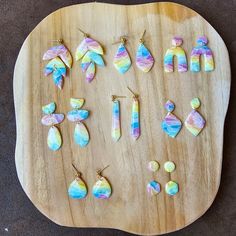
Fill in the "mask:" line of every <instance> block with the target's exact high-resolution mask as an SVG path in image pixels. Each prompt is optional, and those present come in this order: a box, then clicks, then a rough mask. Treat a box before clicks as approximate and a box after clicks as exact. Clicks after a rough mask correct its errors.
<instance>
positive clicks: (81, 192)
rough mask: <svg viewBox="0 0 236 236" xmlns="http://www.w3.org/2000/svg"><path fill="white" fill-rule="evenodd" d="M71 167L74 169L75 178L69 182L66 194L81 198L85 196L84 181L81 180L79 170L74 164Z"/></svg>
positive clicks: (85, 187)
mask: <svg viewBox="0 0 236 236" xmlns="http://www.w3.org/2000/svg"><path fill="white" fill-rule="evenodd" d="M72 166H73V168H74V169H75V171H76V175H75V180H74V181H73V182H72V183H71V184H70V186H69V188H68V194H69V196H70V197H71V198H74V199H82V198H85V197H86V196H87V193H88V190H87V186H86V184H85V182H84V181H83V180H82V177H81V175H82V174H81V172H79V171H78V170H77V168H76V167H75V165H74V164H72Z"/></svg>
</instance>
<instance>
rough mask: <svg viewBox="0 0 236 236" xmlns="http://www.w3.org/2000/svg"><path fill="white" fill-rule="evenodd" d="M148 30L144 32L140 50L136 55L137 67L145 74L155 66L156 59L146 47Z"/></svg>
mask: <svg viewBox="0 0 236 236" xmlns="http://www.w3.org/2000/svg"><path fill="white" fill-rule="evenodd" d="M145 33H146V30H144V32H143V35H142V37H141V38H140V40H139V42H140V44H139V46H138V50H137V53H136V65H137V67H138V68H139V69H140V70H142V71H143V72H148V71H150V70H151V68H152V66H153V64H154V58H153V56H152V54H151V53H150V51H149V50H148V49H147V48H146V47H145V45H144V35H145Z"/></svg>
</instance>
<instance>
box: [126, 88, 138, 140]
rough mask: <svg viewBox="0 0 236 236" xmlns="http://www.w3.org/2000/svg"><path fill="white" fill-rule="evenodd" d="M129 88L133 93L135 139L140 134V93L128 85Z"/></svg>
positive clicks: (132, 127) (132, 125)
mask: <svg viewBox="0 0 236 236" xmlns="http://www.w3.org/2000/svg"><path fill="white" fill-rule="evenodd" d="M127 88H128V90H129V91H130V92H131V93H132V94H133V104H132V115H131V136H132V137H133V138H134V139H138V137H139V136H140V119H139V100H138V95H137V94H135V93H134V92H133V91H132V90H131V89H130V88H129V87H127Z"/></svg>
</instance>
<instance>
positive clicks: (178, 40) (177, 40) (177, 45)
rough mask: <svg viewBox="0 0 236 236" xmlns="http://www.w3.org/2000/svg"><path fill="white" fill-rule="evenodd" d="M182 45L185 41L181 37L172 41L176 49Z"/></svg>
mask: <svg viewBox="0 0 236 236" xmlns="http://www.w3.org/2000/svg"><path fill="white" fill-rule="evenodd" d="M182 43H183V39H182V38H181V37H178V36H176V37H174V38H173V39H172V45H173V46H175V47H179V46H180V45H181V44H182Z"/></svg>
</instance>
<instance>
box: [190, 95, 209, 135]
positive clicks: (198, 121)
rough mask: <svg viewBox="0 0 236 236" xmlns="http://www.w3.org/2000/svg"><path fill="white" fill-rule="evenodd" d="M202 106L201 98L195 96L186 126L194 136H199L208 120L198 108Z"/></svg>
mask: <svg viewBox="0 0 236 236" xmlns="http://www.w3.org/2000/svg"><path fill="white" fill-rule="evenodd" d="M200 106H201V102H200V100H199V98H194V99H192V101H191V107H192V108H193V110H192V111H191V112H190V113H189V115H188V117H187V119H186V120H185V126H186V128H187V129H188V131H189V132H190V133H192V135H194V136H198V135H199V133H200V132H201V131H202V129H203V128H204V127H205V124H206V121H205V119H204V118H203V117H202V115H201V114H200V113H199V112H198V111H197V110H196V109H198V108H199V107H200Z"/></svg>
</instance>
